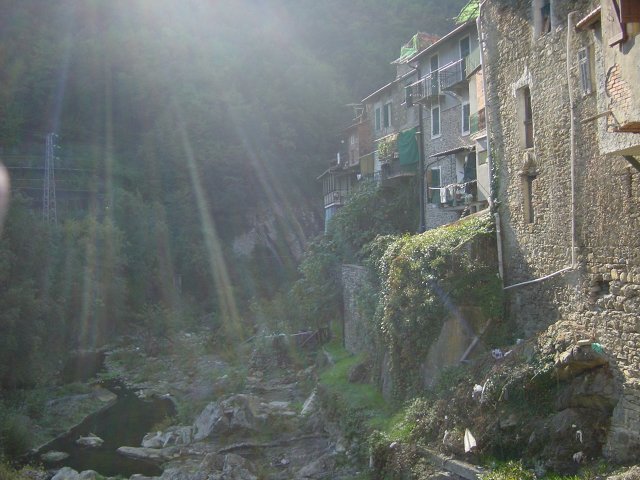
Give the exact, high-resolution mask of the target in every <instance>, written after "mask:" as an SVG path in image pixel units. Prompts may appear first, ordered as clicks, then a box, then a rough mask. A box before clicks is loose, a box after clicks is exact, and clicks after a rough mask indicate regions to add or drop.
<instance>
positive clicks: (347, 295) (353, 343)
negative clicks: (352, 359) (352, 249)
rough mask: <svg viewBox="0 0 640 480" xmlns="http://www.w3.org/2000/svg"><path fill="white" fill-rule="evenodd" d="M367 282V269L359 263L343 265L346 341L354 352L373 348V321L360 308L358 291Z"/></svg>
mask: <svg viewBox="0 0 640 480" xmlns="http://www.w3.org/2000/svg"><path fill="white" fill-rule="evenodd" d="M366 284H367V270H366V269H365V268H364V267H361V266H359V265H343V266H342V296H343V299H344V313H343V318H344V320H343V321H344V343H345V348H346V349H347V350H348V351H349V352H350V353H353V354H359V353H364V352H366V351H369V350H370V349H371V341H370V339H371V338H372V337H371V332H370V329H371V321H370V319H367V318H364V316H363V314H362V312H361V311H360V309H359V308H358V293H359V292H360V291H361V290H362V288H363V286H365V285H366Z"/></svg>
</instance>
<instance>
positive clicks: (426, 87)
mask: <svg viewBox="0 0 640 480" xmlns="http://www.w3.org/2000/svg"><path fill="white" fill-rule="evenodd" d="M406 88H407V92H406V96H407V99H409V98H410V99H411V101H412V102H413V103H419V102H423V101H425V100H428V99H430V98H433V97H437V96H438V95H440V72H437V71H436V72H433V73H429V74H428V75H426V76H424V77H422V78H421V79H420V80H418V81H417V82H415V83H412V84H411V85H409V86H408V87H406Z"/></svg>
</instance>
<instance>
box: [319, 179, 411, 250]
mask: <svg viewBox="0 0 640 480" xmlns="http://www.w3.org/2000/svg"><path fill="white" fill-rule="evenodd" d="M417 199H418V194H417V192H416V190H415V185H413V184H412V185H410V186H409V187H408V188H404V189H402V190H393V191H389V190H386V189H382V188H380V187H379V186H378V185H377V183H376V182H374V181H363V182H361V183H359V184H358V186H357V187H356V189H355V190H354V191H353V192H352V193H351V195H350V196H349V202H348V203H347V204H346V205H345V206H344V207H342V208H341V209H340V210H339V211H338V213H336V214H335V215H334V216H333V218H332V219H331V221H330V224H329V237H330V238H331V239H332V240H333V241H334V242H335V244H336V246H337V249H338V252H339V253H340V255H341V256H342V258H343V260H344V261H345V262H350V261H356V260H361V259H362V258H363V257H364V252H363V251H362V249H363V247H365V246H366V245H367V244H368V243H370V242H371V241H372V240H374V239H375V238H376V237H377V236H378V235H389V234H399V233H405V232H411V231H415V230H416V229H417V226H418V217H417V208H418V200H417Z"/></svg>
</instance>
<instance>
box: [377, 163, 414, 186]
mask: <svg viewBox="0 0 640 480" xmlns="http://www.w3.org/2000/svg"><path fill="white" fill-rule="evenodd" d="M417 171H418V166H417V164H411V165H402V164H400V160H399V159H398V158H393V159H391V160H389V161H387V162H384V163H382V165H381V169H380V181H381V184H382V186H383V187H392V186H395V185H397V184H400V183H401V182H402V179H406V178H410V177H415V175H416V173H417Z"/></svg>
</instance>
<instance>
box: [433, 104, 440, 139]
mask: <svg viewBox="0 0 640 480" xmlns="http://www.w3.org/2000/svg"><path fill="white" fill-rule="evenodd" d="M436 109H437V110H438V131H437V132H436V131H434V128H433V127H434V125H435V122H434V121H433V119H434V112H435V110H436ZM440 135H442V111H441V110H440V104H439V103H438V104H437V105H433V106H432V107H431V138H438V137H439V136H440Z"/></svg>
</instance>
